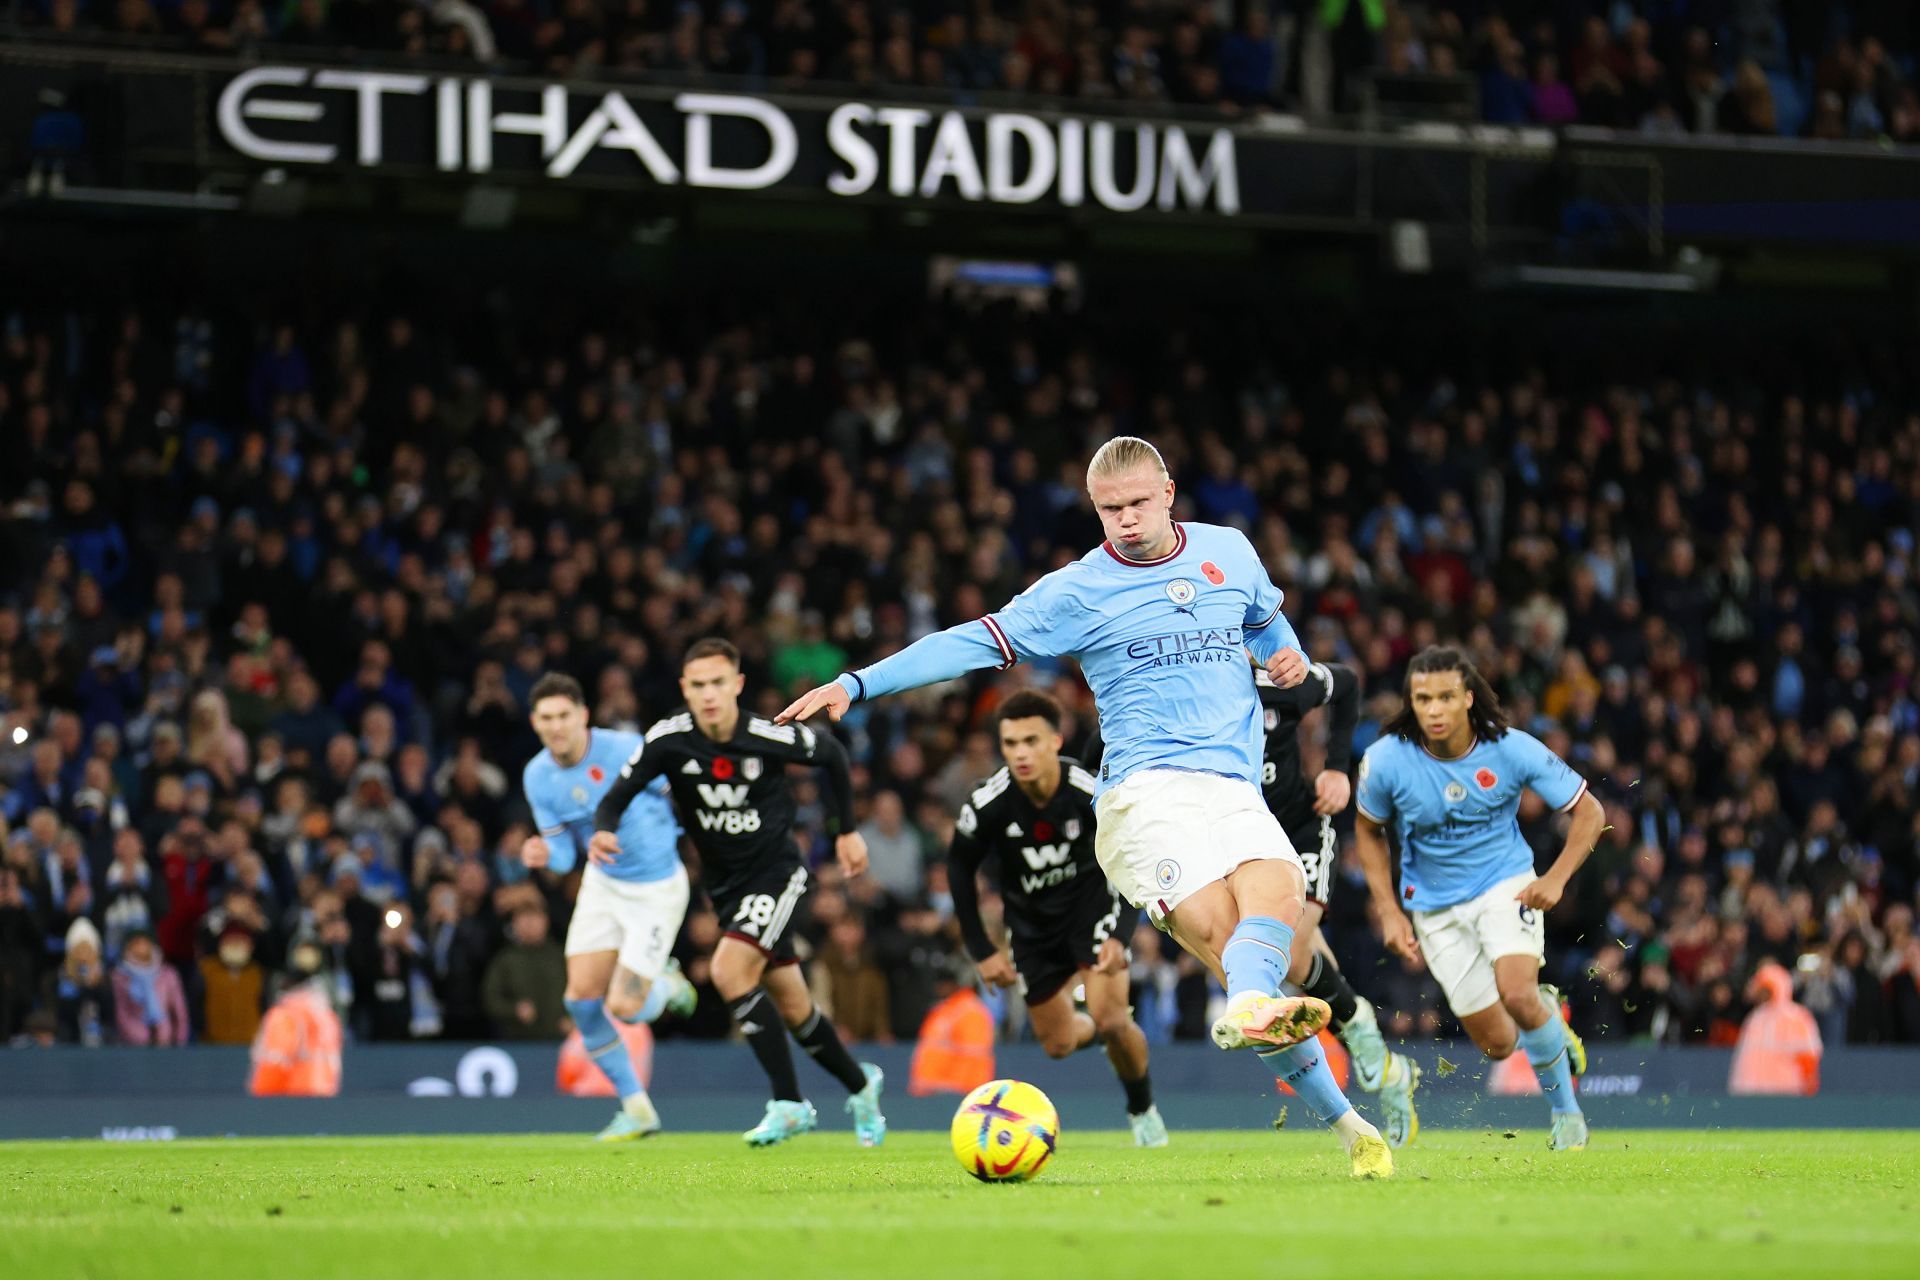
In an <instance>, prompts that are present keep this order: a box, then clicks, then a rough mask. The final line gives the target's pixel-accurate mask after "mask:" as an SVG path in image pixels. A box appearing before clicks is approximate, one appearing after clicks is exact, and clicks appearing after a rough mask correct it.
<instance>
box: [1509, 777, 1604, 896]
mask: <svg viewBox="0 0 1920 1280" xmlns="http://www.w3.org/2000/svg"><path fill="white" fill-rule="evenodd" d="M1606 825H1607V811H1606V809H1605V807H1604V806H1602V805H1601V803H1600V801H1599V800H1598V799H1596V798H1595V797H1594V794H1593V792H1591V791H1583V792H1581V794H1580V799H1579V800H1578V801H1576V802H1575V803H1574V806H1573V825H1571V826H1570V827H1568V828H1567V843H1566V844H1565V845H1564V846H1563V847H1562V848H1561V850H1560V856H1559V857H1557V858H1555V859H1554V860H1553V865H1552V866H1551V867H1548V868H1547V873H1546V874H1545V875H1543V876H1540V877H1539V878H1538V879H1536V880H1534V882H1533V883H1532V884H1529V885H1528V886H1527V887H1526V888H1524V889H1522V890H1521V891H1520V892H1519V893H1517V894H1515V895H1514V897H1515V898H1516V899H1517V900H1518V901H1520V902H1522V903H1524V904H1526V905H1527V906H1529V907H1533V908H1536V909H1537V910H1540V911H1550V910H1552V909H1553V907H1554V906H1555V904H1557V903H1558V902H1559V901H1560V898H1561V895H1562V894H1564V893H1566V891H1567V886H1568V885H1569V884H1571V883H1572V882H1573V874H1574V872H1576V871H1578V870H1579V869H1580V866H1581V864H1582V863H1584V862H1585V861H1586V860H1587V857H1588V855H1589V854H1591V853H1592V852H1593V850H1594V846H1595V845H1597V844H1599V843H1600V833H1601V832H1603V831H1605V830H1606Z"/></svg>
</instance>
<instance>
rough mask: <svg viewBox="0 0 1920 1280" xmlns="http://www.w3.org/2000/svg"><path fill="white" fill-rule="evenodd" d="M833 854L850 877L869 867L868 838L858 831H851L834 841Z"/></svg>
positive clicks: (842, 869)
mask: <svg viewBox="0 0 1920 1280" xmlns="http://www.w3.org/2000/svg"><path fill="white" fill-rule="evenodd" d="M833 856H834V857H835V858H836V859H838V860H839V863H840V870H841V871H843V872H845V873H846V875H847V878H848V879H852V878H853V877H854V876H857V875H859V874H860V873H861V872H862V871H865V870H866V869H867V838H866V837H865V836H863V835H861V834H860V833H859V832H858V831H849V832H847V834H845V835H843V836H841V837H839V838H838V839H836V840H835V841H834V842H833Z"/></svg>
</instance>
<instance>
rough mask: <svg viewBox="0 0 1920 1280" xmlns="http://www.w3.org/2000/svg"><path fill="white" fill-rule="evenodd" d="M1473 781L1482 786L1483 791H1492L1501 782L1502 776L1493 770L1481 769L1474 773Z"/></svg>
mask: <svg viewBox="0 0 1920 1280" xmlns="http://www.w3.org/2000/svg"><path fill="white" fill-rule="evenodd" d="M1473 780H1474V781H1475V782H1477V783H1479V784H1480V789H1481V790H1482V791H1491V790H1493V787H1494V784H1495V783H1497V782H1499V781H1500V775H1499V774H1497V773H1495V772H1494V771H1493V770H1491V769H1479V770H1476V771H1475V772H1474V775H1473Z"/></svg>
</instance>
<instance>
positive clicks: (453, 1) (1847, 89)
mask: <svg viewBox="0 0 1920 1280" xmlns="http://www.w3.org/2000/svg"><path fill="white" fill-rule="evenodd" d="M4 20H5V21H7V22H9V23H10V24H11V25H12V26H13V28H14V29H15V30H16V32H19V33H22V34H27V35H32V36H36V37H40V38H53V39H69V40H86V41H90V42H95V43H103V42H115V41H121V42H133V43H137V44H138V45H139V46H140V47H142V48H155V47H170V48H174V49H180V50H186V51H194V52H199V53H213V54H221V55H238V56H242V57H251V58H259V57H276V58H288V57H294V58H302V57H307V58H329V59H343V58H351V59H363V60H365V59H393V58H404V59H406V60H408V61H411V62H415V63H422V62H424V63H428V64H432V65H437V66H442V67H447V68H452V69H461V68H474V67H487V68H492V69H496V70H501V71H519V72H532V73H538V74H543V75H554V76H586V77H591V76H613V77H616V78H626V79H633V78H641V79H645V80H651V81H658V82H663V83H692V82H712V83H736V84H740V85H745V86H751V87H754V88H765V89H776V90H780V91H784V92H803V93H804V92H816V91H818V92H829V91H830V92H842V93H860V94H880V93H884V94H886V95H888V96H894V97H900V96H917V95H928V96H932V97H935V98H938V99H942V100H950V99H953V98H956V97H958V98H960V99H962V100H970V99H977V98H980V97H981V96H982V95H986V96H987V97H988V98H989V99H991V100H995V101H1000V100H1006V99H1009V98H1025V99H1030V100H1036V101H1039V102H1043V103H1044V102H1058V101H1062V100H1078V101H1080V102H1083V103H1090V104H1093V103H1099V104H1108V105H1114V104H1145V105H1149V106H1157V107H1160V108H1165V107H1169V106H1173V107H1183V108H1191V109H1195V110H1201V111H1208V112H1217V113H1225V114H1227V115H1230V116H1236V115H1241V114H1244V113H1248V112H1260V111H1267V110H1273V109H1281V110H1288V111H1300V112H1304V113H1306V114H1308V115H1310V116H1315V117H1318V116H1324V115H1327V114H1329V113H1333V112H1348V111H1355V110H1361V109H1386V110H1395V109H1404V110H1407V111H1410V112H1413V113H1415V114H1420V113H1432V112H1435V111H1438V112H1439V113H1441V114H1451V115H1456V116H1459V117H1460V118H1467V119H1471V118H1475V117H1476V116H1477V117H1478V118H1481V119H1484V120H1488V121H1492V122H1495V123H1500V124H1527V123H1531V124H1541V125H1550V126H1557V125H1565V124H1574V123H1579V124H1588V125H1597V126H1603V127H1608V128H1618V129H1630V130H1631V129H1640V130H1646V131H1649V132H1655V133H1663V134H1673V133H1688V132H1717V133H1732V134H1752V135H1780V134H1784V135H1789V136H1801V135H1804V136H1810V137H1817V138H1864V139H1892V140H1895V141H1917V140H1920V99H1917V98H1916V96H1915V89H1914V73H1915V64H1914V54H1915V36H1916V25H1917V24H1920V18H1916V15H1915V11H1914V6H1913V5H1911V4H1909V3H1906V2H1905V0H1840V2H1833V3H1829V2H1828V0H1504V2H1502V0H1433V2H1431V3H1406V4H1398V3H1388V2H1387V0H1161V2H1155V0H1028V2H1026V3H1018V4H1016V3H1007V2H1004V0H1002V2H1000V3H996V2H995V0H972V2H971V3H962V2H961V0H943V2H941V3H924V2H923V3H871V2H870V0H706V2H705V3H702V2H701V0H677V2H674V3H669V2H668V0H13V2H12V3H11V4H10V5H9V6H8V7H7V9H6V11H5V18H4Z"/></svg>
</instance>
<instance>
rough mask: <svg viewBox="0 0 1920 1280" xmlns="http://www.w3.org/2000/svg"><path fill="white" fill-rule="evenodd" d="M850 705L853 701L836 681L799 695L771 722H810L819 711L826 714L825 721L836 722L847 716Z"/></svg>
mask: <svg viewBox="0 0 1920 1280" xmlns="http://www.w3.org/2000/svg"><path fill="white" fill-rule="evenodd" d="M852 705H853V699H852V698H849V697H848V696H847V691H846V689H845V688H844V687H843V686H842V685H841V684H840V682H839V681H838V680H836V681H834V682H833V683H832V684H823V685H821V686H820V687H819V688H818V689H813V690H809V691H808V692H806V693H803V694H801V695H800V696H799V697H797V698H795V699H794V700H793V701H792V702H790V703H788V704H787V709H786V710H785V711H782V712H781V713H780V714H779V715H777V716H775V717H774V718H773V722H774V723H775V724H787V723H789V722H791V721H794V720H811V719H812V718H813V717H814V715H815V714H816V713H818V712H820V711H825V712H826V713H827V719H829V720H838V719H839V718H840V717H841V716H843V715H845V714H847V708H848V707H850V706H852Z"/></svg>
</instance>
